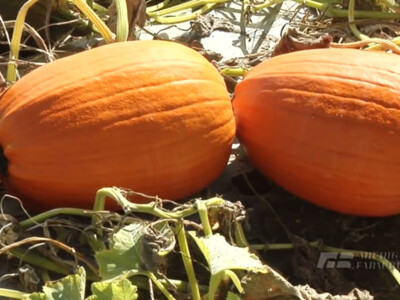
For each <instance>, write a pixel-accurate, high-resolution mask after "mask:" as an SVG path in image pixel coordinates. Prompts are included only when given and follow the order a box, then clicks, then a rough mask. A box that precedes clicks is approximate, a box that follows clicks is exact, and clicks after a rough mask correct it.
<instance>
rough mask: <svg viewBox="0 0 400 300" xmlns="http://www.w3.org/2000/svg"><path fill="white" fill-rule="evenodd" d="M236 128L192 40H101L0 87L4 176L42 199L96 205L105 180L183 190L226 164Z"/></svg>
mask: <svg viewBox="0 0 400 300" xmlns="http://www.w3.org/2000/svg"><path fill="white" fill-rule="evenodd" d="M235 128H236V126H235V120H234V116H233V111H232V106H231V100H230V97H229V94H228V92H227V90H226V87H225V83H224V81H223V79H222V77H221V76H220V74H219V73H218V71H217V70H216V69H215V68H214V66H213V65H212V64H211V63H209V62H208V61H207V60H206V59H205V58H204V57H203V56H201V55H200V54H198V53H197V52H195V51H194V50H192V49H190V48H188V47H186V46H183V45H180V44H177V43H173V42H165V41H131V42H121V43H114V44H109V45H105V46H100V47H98V48H95V49H92V50H88V51H84V52H82V53H79V54H75V55H72V56H69V57H66V58H62V59H59V60H56V61H55V62H52V63H49V64H47V65H44V66H42V67H40V68H38V69H36V70H34V71H32V72H31V73H29V74H27V75H26V76H24V77H23V78H22V79H20V80H19V81H17V82H16V83H15V84H14V85H13V86H12V87H11V88H10V89H9V90H8V91H7V92H6V93H5V94H4V95H3V97H2V99H1V101H0V145H1V147H2V149H3V165H4V162H5V161H6V162H7V165H6V170H5V168H3V169H4V170H3V171H5V172H4V173H5V174H4V175H3V181H4V183H5V185H6V187H7V188H8V189H9V190H10V191H11V192H12V193H14V194H16V195H17V196H20V197H21V198H22V199H26V200H27V202H26V203H27V205H29V206H33V207H36V208H39V207H40V208H41V209H45V208H46V209H47V208H52V207H60V206H63V207H64V206H73V207H88V208H89V207H92V205H93V200H94V198H95V194H96V191H97V189H99V188H101V187H106V186H120V187H125V188H129V189H133V190H135V191H137V192H141V193H146V194H150V195H158V196H160V197H163V198H168V199H181V198H183V197H185V196H189V195H191V194H193V193H195V192H197V191H199V190H201V189H203V188H204V187H206V186H207V185H208V184H209V183H210V182H212V181H213V180H214V179H216V177H218V176H219V174H220V173H221V172H222V171H223V169H224V168H225V166H226V163H227V160H228V158H229V155H230V150H231V144H232V142H233V139H234V135H235ZM28 200H29V201H28ZM111 207H112V208H116V207H115V205H114V206H111Z"/></svg>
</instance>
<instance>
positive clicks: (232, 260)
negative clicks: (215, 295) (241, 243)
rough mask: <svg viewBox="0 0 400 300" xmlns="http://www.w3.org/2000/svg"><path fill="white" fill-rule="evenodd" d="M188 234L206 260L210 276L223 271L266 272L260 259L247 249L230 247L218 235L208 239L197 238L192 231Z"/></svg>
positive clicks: (223, 238) (222, 237)
mask: <svg viewBox="0 0 400 300" xmlns="http://www.w3.org/2000/svg"><path fill="white" fill-rule="evenodd" d="M189 234H190V235H191V236H192V237H193V239H194V240H195V242H196V244H197V246H198V247H199V248H200V251H201V252H202V253H203V255H204V257H205V259H206V260H207V262H208V266H209V268H210V272H211V275H215V274H217V273H219V272H221V271H223V270H249V271H250V270H253V271H258V272H267V271H268V270H267V269H266V267H265V265H263V263H262V262H261V261H260V259H259V258H258V257H257V256H256V255H255V254H253V253H250V251H249V249H248V248H240V247H235V246H232V245H230V244H229V243H228V242H227V241H226V239H225V237H224V236H222V235H220V234H214V235H211V236H209V237H198V236H196V234H195V232H193V231H190V232H189Z"/></svg>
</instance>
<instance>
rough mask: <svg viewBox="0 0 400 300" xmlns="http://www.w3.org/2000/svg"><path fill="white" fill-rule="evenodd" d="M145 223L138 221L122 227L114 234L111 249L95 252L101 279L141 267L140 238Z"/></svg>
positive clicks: (141, 249)
mask: <svg viewBox="0 0 400 300" xmlns="http://www.w3.org/2000/svg"><path fill="white" fill-rule="evenodd" d="M146 225H147V223H146V222H138V223H133V224H130V225H128V226H125V227H123V228H122V229H120V230H119V231H118V232H117V233H115V234H114V236H113V243H112V245H111V249H107V250H102V251H99V252H96V254H95V257H96V261H97V263H98V264H99V274H100V276H101V277H102V278H103V279H110V278H113V277H116V276H118V275H120V274H122V273H123V272H124V271H129V270H141V269H143V268H142V266H143V265H144V260H143V258H142V255H141V253H142V251H143V247H142V244H141V243H140V239H141V238H142V237H143V230H144V228H145V227H146Z"/></svg>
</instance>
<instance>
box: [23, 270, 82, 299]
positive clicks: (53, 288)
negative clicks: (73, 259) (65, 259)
mask: <svg viewBox="0 0 400 300" xmlns="http://www.w3.org/2000/svg"><path fill="white" fill-rule="evenodd" d="M85 286H86V272H85V269H84V268H82V267H80V268H79V270H78V273H77V274H74V275H68V276H66V277H64V278H62V279H60V280H58V281H49V282H47V283H46V285H45V286H44V287H43V293H33V294H31V295H30V296H29V297H28V298H25V299H29V300H59V299H74V300H83V299H84V298H85Z"/></svg>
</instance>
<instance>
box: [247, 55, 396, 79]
mask: <svg viewBox="0 0 400 300" xmlns="http://www.w3.org/2000/svg"><path fill="white" fill-rule="evenodd" d="M384 55H386V54H384ZM276 58H279V56H276ZM272 62H273V63H272ZM268 63H269V64H270V65H271V66H287V65H290V66H293V65H295V64H300V65H302V64H307V63H312V64H320V65H321V68H322V65H323V64H327V65H332V66H335V67H338V68H340V67H341V66H343V67H356V68H357V69H359V68H364V69H367V70H372V71H383V72H387V73H390V74H393V75H396V76H397V75H400V71H399V72H396V71H394V70H391V69H388V68H379V66H377V65H360V64H352V63H351V62H349V63H347V62H346V63H344V62H341V61H338V62H331V61H323V60H322V61H321V60H307V59H301V60H299V61H279V60H278V59H274V58H271V59H269V60H268ZM399 63H400V58H399ZM314 71H315V70H312V71H311V72H310V73H302V74H313V72H314ZM271 73H273V72H271ZM357 73H360V72H357ZM248 74H249V75H250V74H251V72H249V73H248Z"/></svg>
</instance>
